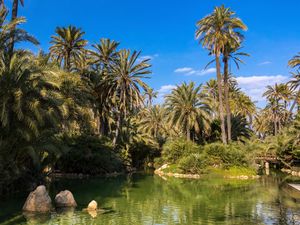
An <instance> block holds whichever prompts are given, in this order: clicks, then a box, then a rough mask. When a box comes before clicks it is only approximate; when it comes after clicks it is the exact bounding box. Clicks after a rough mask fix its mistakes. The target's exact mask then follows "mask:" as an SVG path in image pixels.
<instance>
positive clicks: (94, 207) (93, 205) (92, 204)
mask: <svg viewBox="0 0 300 225" xmlns="http://www.w3.org/2000/svg"><path fill="white" fill-rule="evenodd" d="M97 208H98V204H97V202H96V201H95V200H93V201H91V202H90V203H89V205H88V207H87V210H88V211H94V210H97Z"/></svg>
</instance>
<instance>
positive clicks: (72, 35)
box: [50, 26, 87, 72]
mask: <svg viewBox="0 0 300 225" xmlns="http://www.w3.org/2000/svg"><path fill="white" fill-rule="evenodd" d="M55 33H56V34H57V35H56V36H55V35H53V36H52V37H51V38H52V40H51V42H50V43H51V44H52V46H51V47H50V52H51V55H52V57H53V58H54V59H55V60H57V62H58V63H59V64H62V63H64V69H65V70H67V71H68V72H70V71H71V69H72V64H73V63H74V62H76V61H77V60H80V57H81V55H83V54H84V53H85V49H84V48H85V46H86V45H87V41H86V40H84V39H83V35H84V34H85V32H83V31H82V30H81V29H80V28H76V27H74V26H68V27H57V28H56V30H55Z"/></svg>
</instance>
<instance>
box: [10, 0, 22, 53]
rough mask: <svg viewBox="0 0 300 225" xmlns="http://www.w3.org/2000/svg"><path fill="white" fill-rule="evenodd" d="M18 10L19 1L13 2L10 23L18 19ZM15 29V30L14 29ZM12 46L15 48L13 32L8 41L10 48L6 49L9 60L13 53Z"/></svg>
mask: <svg viewBox="0 0 300 225" xmlns="http://www.w3.org/2000/svg"><path fill="white" fill-rule="evenodd" d="M18 8H19V0H14V1H13V5H12V12H11V21H14V20H15V19H17V17H18ZM14 29H15V28H14ZM14 46H15V32H14V31H13V32H12V37H11V39H10V46H9V49H8V55H9V57H10V58H11V57H12V55H13V53H14Z"/></svg>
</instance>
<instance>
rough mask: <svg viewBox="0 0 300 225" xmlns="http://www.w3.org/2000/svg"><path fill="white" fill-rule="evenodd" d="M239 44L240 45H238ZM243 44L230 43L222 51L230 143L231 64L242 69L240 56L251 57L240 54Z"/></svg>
mask: <svg viewBox="0 0 300 225" xmlns="http://www.w3.org/2000/svg"><path fill="white" fill-rule="evenodd" d="M240 38H241V41H242V40H243V36H242V35H240ZM237 44H238V45H237ZM240 44H241V43H236V42H233V43H228V44H226V46H225V47H224V49H223V50H222V55H223V59H222V61H223V68H224V69H223V83H224V103H225V109H226V117H227V119H226V122H227V139H228V142H230V141H231V119H232V117H231V109H230V94H229V92H230V81H232V79H231V76H230V75H231V72H230V71H229V63H230V61H232V62H233V63H234V64H235V65H236V68H237V69H239V68H240V63H242V64H244V61H243V60H242V59H241V58H240V56H249V54H247V53H245V52H239V50H240V49H241V47H240ZM213 62H215V60H212V61H211V62H209V63H208V64H207V66H206V67H208V66H209V65H210V64H211V63H213Z"/></svg>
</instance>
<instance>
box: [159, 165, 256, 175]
mask: <svg viewBox="0 0 300 225" xmlns="http://www.w3.org/2000/svg"><path fill="white" fill-rule="evenodd" d="M163 172H165V173H182V170H181V169H180V168H178V166H177V165H176V164H171V165H169V167H168V168H166V169H164V170H163ZM207 173H208V175H216V176H221V177H230V176H231V177H238V176H249V177H251V176H256V175H257V172H256V170H255V169H252V168H248V167H241V166H232V167H230V168H228V169H221V168H213V167H209V168H207Z"/></svg>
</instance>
